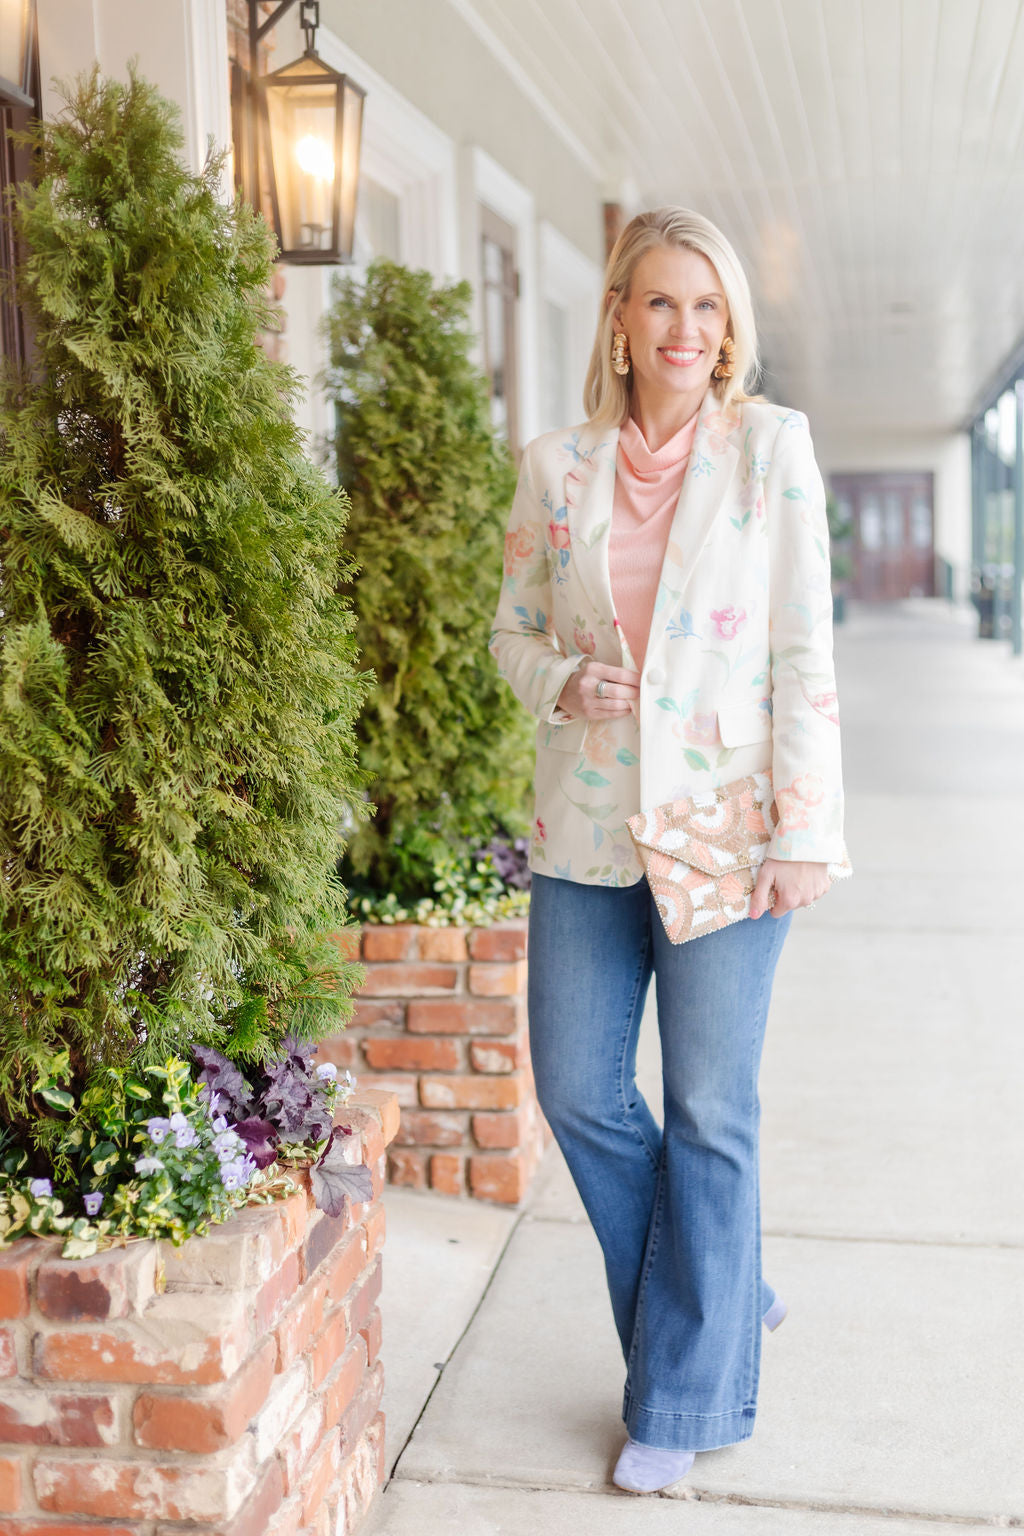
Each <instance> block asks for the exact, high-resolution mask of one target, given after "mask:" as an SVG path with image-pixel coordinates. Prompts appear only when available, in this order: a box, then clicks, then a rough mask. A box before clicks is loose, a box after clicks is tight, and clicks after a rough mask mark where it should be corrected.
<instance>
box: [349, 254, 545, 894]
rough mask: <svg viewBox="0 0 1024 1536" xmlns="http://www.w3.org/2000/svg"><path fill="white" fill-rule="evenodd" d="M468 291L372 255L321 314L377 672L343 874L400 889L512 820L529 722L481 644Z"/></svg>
mask: <svg viewBox="0 0 1024 1536" xmlns="http://www.w3.org/2000/svg"><path fill="white" fill-rule="evenodd" d="M470 296H471V291H470V288H469V285H468V283H459V284H455V285H452V286H443V287H434V286H433V283H432V280H431V277H430V274H429V273H427V272H413V271H410V270H408V269H407V268H405V267H402V266H400V265H398V264H396V263H394V262H390V261H377V262H374V263H372V264H371V266H370V267H369V269H368V271H367V273H366V277H365V280H363V281H360V280H359V279H357V278H356V277H354V276H348V277H345V278H343V279H341V280H339V281H337V282H336V284H335V291H334V302H333V305H332V308H331V310H330V313H329V315H328V317H327V322H326V331H327V337H328V342H329V360H330V361H329V369H328V374H327V381H328V389H329V392H330V395H331V397H332V399H333V401H334V403H335V409H336V419H337V436H336V443H335V448H336V453H337V467H338V479H339V481H340V483H341V484H342V485H343V486H344V488H345V490H346V491H347V493H348V496H349V498H350V501H351V507H352V510H351V514H350V518H349V525H348V535H347V544H348V547H349V549H350V550H351V552H352V555H353V557H354V559H355V561H356V563H357V567H358V576H357V578H356V580H355V582H354V586H353V588H352V591H353V605H354V608H355V614H356V631H355V633H356V640H357V643H358V645H359V651H360V656H361V658H362V660H363V662H364V663H365V664H366V665H367V666H368V667H370V668H372V670H373V672H374V674H375V676H376V678H377V682H378V686H377V688H376V690H375V692H374V694H373V696H372V698H371V699H370V700H369V701H368V703H367V706H366V708H365V709H364V710H363V712H362V714H361V715H360V717H359V721H358V723H357V726H356V730H357V734H358V738H359V758H360V762H361V764H362V766H363V767H364V768H365V769H366V771H367V773H368V774H369V775H370V781H371V782H370V786H369V798H370V799H371V801H373V802H374V803H375V804H376V808H377V809H376V814H375V816H374V817H373V819H372V820H371V821H369V822H366V823H364V824H363V825H362V826H360V827H358V828H357V829H356V831H355V832H354V834H353V836H352V838H351V840H350V842H349V846H348V849H347V854H346V861H345V865H344V873H345V878H346V880H347V881H348V882H349V883H350V884H351V885H352V886H353V888H354V889H355V890H364V891H369V892H372V893H375V894H377V895H380V894H384V893H389V894H391V895H393V896H395V897H397V898H398V899H400V900H410V901H415V899H416V898H418V897H423V896H427V895H429V894H430V893H431V892H432V890H433V888H434V887H435V884H436V882H437V880H438V872H439V871H442V870H444V869H445V868H446V867H447V870H448V875H447V878H448V879H450V878H451V866H452V862H453V861H455V862H456V864H457V863H458V862H459V861H465V860H466V859H467V858H469V859H471V858H472V855H473V853H474V851H475V850H476V849H477V848H479V847H481V846H482V845H485V844H487V843H489V842H490V840H491V838H492V837H493V836H494V834H495V833H496V832H497V833H499V834H505V835H515V834H516V833H517V832H520V831H523V830H525V827H526V824H527V819H528V809H527V804H526V796H527V790H528V785H529V779H530V772H531V761H530V755H531V754H530V749H531V734H530V727H529V723H528V721H527V718H526V716H525V715H524V714H523V712H522V710H521V709H520V708H519V706H518V704H517V703H516V701H515V699H514V698H513V696H512V694H511V693H510V692H509V690H508V688H507V687H505V685H504V684H503V683H502V682H501V681H500V679H499V677H498V674H497V669H496V668H495V666H494V663H493V661H492V659H491V657H490V656H489V654H488V652H487V640H488V636H489V633H490V628H491V624H492V621H493V618H494V610H495V608H496V606H497V602H498V592H499V587H500V583H501V570H502V546H503V540H504V532H505V525H506V522H507V519H508V509H509V506H510V505H511V501H512V496H513V494H514V491H515V468H514V466H513V463H512V460H511V457H510V455H509V453H508V450H507V448H506V446H505V445H504V443H502V442H501V441H500V440H499V439H498V438H496V436H495V434H494V432H493V430H492V427H491V422H490V413H489V406H488V400H487V391H486V384H485V381H484V378H483V376H482V375H481V373H480V371H479V369H477V368H476V367H475V366H474V365H473V363H472V362H471V361H470V357H469V352H470V348H471V345H472V334H471V332H470V329H469V324H468V318H467V316H468V308H469V301H470ZM444 878H445V877H444V876H442V880H443V879H444ZM498 888H499V889H500V882H498Z"/></svg>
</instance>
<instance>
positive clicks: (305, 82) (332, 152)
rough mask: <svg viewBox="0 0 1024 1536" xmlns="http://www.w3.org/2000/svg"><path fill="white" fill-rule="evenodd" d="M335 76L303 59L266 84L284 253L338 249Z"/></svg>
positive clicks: (316, 62)
mask: <svg viewBox="0 0 1024 1536" xmlns="http://www.w3.org/2000/svg"><path fill="white" fill-rule="evenodd" d="M339 78H340V77H339V76H338V75H337V73H336V72H335V71H334V70H332V69H329V68H328V67H327V66H326V65H325V64H322V63H321V62H320V60H319V59H317V58H315V57H313V56H311V55H306V57H304V58H302V59H297V60H296V61H295V63H294V64H291V65H288V66H286V68H285V69H282V70H278V72H277V73H276V74H275V75H274V76H272V77H271V79H270V80H269V81H268V82H267V87H266V94H267V124H268V128H269V133H270V153H271V157H272V160H273V168H274V181H275V183H276V187H277V209H276V214H277V220H278V239H279V240H280V242H281V249H282V251H296V252H305V251H308V252H309V253H310V255H313V254H314V253H315V252H317V251H323V252H325V253H326V252H330V251H331V250H335V249H336V248H337V243H338V240H337V235H338V228H337V220H338V209H337V174H338V169H339V167H338V163H337V161H338V155H337V138H338V135H337V119H338V85H339Z"/></svg>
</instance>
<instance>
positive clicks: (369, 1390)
mask: <svg viewBox="0 0 1024 1536" xmlns="http://www.w3.org/2000/svg"><path fill="white" fill-rule="evenodd" d="M383 1391H384V1372H383V1369H382V1367H381V1363H380V1361H379V1360H378V1362H377V1364H376V1365H375V1366H374V1367H373V1369H372V1370H371V1371H368V1372H367V1373H366V1379H365V1381H364V1382H363V1385H362V1386H361V1388H360V1389H359V1394H358V1396H357V1397H356V1399H355V1401H354V1402H353V1403H352V1405H351V1407H350V1408H349V1410H348V1412H347V1413H346V1415H345V1417H344V1419H343V1420H342V1424H341V1448H342V1451H343V1452H344V1454H345V1455H346V1456H350V1455H351V1454H352V1452H353V1450H354V1449H355V1447H356V1445H357V1443H358V1441H359V1438H360V1436H361V1435H362V1433H363V1431H364V1430H365V1429H366V1428H367V1427H368V1425H369V1424H370V1423H371V1422H372V1420H373V1419H374V1418H375V1417H376V1414H377V1410H378V1409H379V1407H380V1399H381V1394H382V1393H383Z"/></svg>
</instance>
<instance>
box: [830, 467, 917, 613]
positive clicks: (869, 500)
mask: <svg viewBox="0 0 1024 1536" xmlns="http://www.w3.org/2000/svg"><path fill="white" fill-rule="evenodd" d="M831 482H832V492H833V494H834V495H835V498H836V500H837V502H838V503H839V512H840V515H841V516H844V517H846V518H848V519H849V521H850V523H851V525H852V529H853V536H852V543H851V554H852V557H853V576H852V596H854V597H858V598H861V599H862V600H863V601H865V602H869V603H870V602H886V601H892V600H894V599H896V598H901V597H934V595H935V539H934V529H933V522H934V476H933V475H931V474H930V473H925V472H924V471H921V472H917V471H912V472H904V471H899V472H897V471H891V472H889V473H884V474H882V473H878V474H858V475H833V476H832V477H831Z"/></svg>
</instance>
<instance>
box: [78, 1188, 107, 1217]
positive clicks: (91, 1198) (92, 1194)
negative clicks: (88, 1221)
mask: <svg viewBox="0 0 1024 1536" xmlns="http://www.w3.org/2000/svg"><path fill="white" fill-rule="evenodd" d="M82 1204H83V1205H84V1206H85V1214H86V1215H87V1216H98V1215H99V1213H100V1207H101V1206H102V1204H103V1196H102V1195H101V1194H100V1192H99V1190H98V1189H91V1190H90V1191H89V1193H88V1194H87V1195H83V1196H82Z"/></svg>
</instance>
